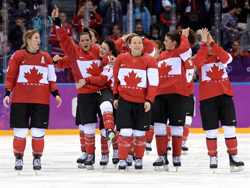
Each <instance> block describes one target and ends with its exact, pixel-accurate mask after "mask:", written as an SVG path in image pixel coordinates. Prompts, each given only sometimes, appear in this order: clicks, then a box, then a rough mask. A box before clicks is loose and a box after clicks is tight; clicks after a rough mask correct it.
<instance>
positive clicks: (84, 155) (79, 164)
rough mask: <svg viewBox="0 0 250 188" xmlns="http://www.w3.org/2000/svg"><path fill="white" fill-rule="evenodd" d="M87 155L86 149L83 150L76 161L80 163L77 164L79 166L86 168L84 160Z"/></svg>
mask: <svg viewBox="0 0 250 188" xmlns="http://www.w3.org/2000/svg"><path fill="white" fill-rule="evenodd" d="M87 157H88V155H87V153H86V151H83V152H82V155H81V157H79V158H78V159H77V161H76V162H77V164H78V166H77V167H78V168H86V166H85V165H84V162H85V161H86V159H87Z"/></svg>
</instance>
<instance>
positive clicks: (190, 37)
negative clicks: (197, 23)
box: [188, 29, 197, 47]
mask: <svg viewBox="0 0 250 188" xmlns="http://www.w3.org/2000/svg"><path fill="white" fill-rule="evenodd" d="M188 41H189V43H190V46H191V47H194V45H195V44H196V42H197V36H196V33H195V31H194V30H193V29H189V35H188Z"/></svg>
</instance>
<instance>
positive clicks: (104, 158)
mask: <svg viewBox="0 0 250 188" xmlns="http://www.w3.org/2000/svg"><path fill="white" fill-rule="evenodd" d="M108 163H109V155H102V159H101V161H100V165H101V166H102V169H103V170H104V169H106V168H107V164H108Z"/></svg>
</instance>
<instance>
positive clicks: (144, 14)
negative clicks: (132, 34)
mask: <svg viewBox="0 0 250 188" xmlns="http://www.w3.org/2000/svg"><path fill="white" fill-rule="evenodd" d="M129 11H130V10H128V11H127V14H126V22H125V23H126V31H127V32H129V27H130V25H129ZM137 22H141V23H142V24H143V31H144V33H145V35H146V36H149V35H150V26H151V15H150V13H149V11H148V9H147V7H145V5H144V4H143V3H142V0H134V3H133V16H132V31H134V30H135V24H136V23H137Z"/></svg>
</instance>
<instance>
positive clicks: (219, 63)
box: [193, 42, 233, 101]
mask: <svg viewBox="0 0 250 188" xmlns="http://www.w3.org/2000/svg"><path fill="white" fill-rule="evenodd" d="M210 45H211V46H212V50H211V52H212V53H213V54H214V55H211V56H208V55H207V53H208V49H207V47H206V46H205V45H201V48H200V49H199V51H198V53H197V54H196V56H195V57H194V58H193V63H194V65H195V66H196V67H197V70H198V73H199V75H200V80H199V84H200V85H199V90H200V98H199V101H202V100H205V99H209V98H211V97H215V96H219V95H223V94H227V95H229V96H233V90H232V87H231V83H230V81H229V78H228V75H227V71H226V67H227V64H229V63H231V61H232V56H231V55H230V54H229V53H227V52H226V51H224V50H223V49H222V48H221V47H220V46H218V45H217V44H215V43H214V42H211V43H210Z"/></svg>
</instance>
